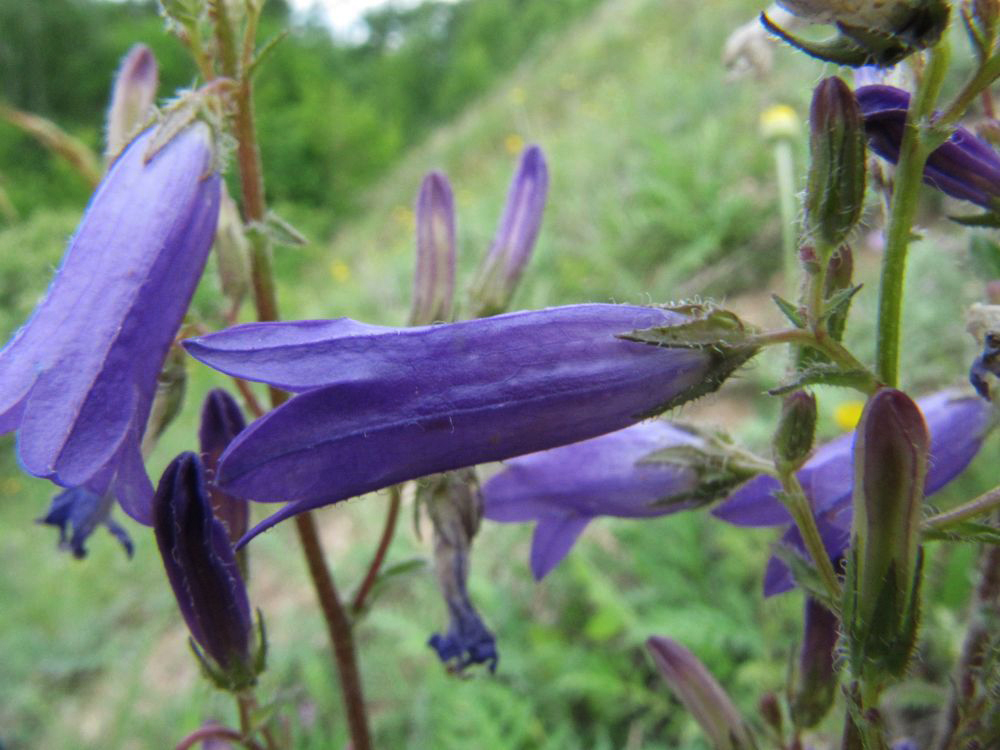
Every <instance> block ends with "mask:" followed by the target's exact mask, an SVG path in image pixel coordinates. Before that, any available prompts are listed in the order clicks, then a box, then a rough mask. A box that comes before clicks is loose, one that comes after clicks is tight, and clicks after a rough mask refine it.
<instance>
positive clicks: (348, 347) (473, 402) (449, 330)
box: [185, 305, 755, 533]
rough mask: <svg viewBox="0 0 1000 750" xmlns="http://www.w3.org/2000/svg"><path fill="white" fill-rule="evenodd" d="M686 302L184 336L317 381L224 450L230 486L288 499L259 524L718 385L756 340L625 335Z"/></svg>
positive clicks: (230, 364) (672, 320)
mask: <svg viewBox="0 0 1000 750" xmlns="http://www.w3.org/2000/svg"><path fill="white" fill-rule="evenodd" d="M687 320H688V318H687V317H686V316H685V315H682V314H680V313H677V312H673V311H669V310H663V309H658V308H644V307H633V306H627V305H572V306H568V307H556V308H549V309H546V310H535V311H527V312H518V313H511V314H507V315H500V316H497V317H493V318H483V319H479V320H471V321H463V322H460V323H450V324H445V325H439V326H425V327H416V328H388V327H382V326H372V325H365V324H363V323H358V322H355V321H352V320H347V319H340V320H332V321H301V322H294V323H271V324H266V323H257V324H249V325H243V326H237V327H235V328H231V329H228V330H226V331H222V332H220V333H216V334H211V335H208V336H204V337H201V338H197V339H191V340H188V341H187V342H185V346H186V347H187V349H188V351H189V352H190V353H191V354H192V355H193V356H194V357H195V358H197V359H200V360H201V361H203V362H205V363H206V364H208V365H210V366H212V367H214V368H216V369H218V370H221V371H223V372H226V373H229V374H232V375H236V376H238V377H244V378H248V379H250V380H260V381H263V382H266V383H270V384H271V385H274V386H276V387H279V388H284V389H286V390H292V391H305V392H304V393H301V394H300V395H298V396H296V397H295V398H293V399H291V400H290V401H289V402H287V403H286V404H283V405H282V406H281V407H279V408H278V409H276V410H274V411H273V412H271V413H270V414H268V415H266V416H265V417H264V418H262V419H260V420H258V421H257V422H255V423H254V424H252V425H251V426H250V427H249V428H248V429H247V430H245V431H244V432H243V433H241V434H240V436H239V437H237V438H236V440H235V441H234V442H233V443H232V445H230V447H229V449H228V450H227V451H226V453H225V454H224V455H223V457H222V462H221V465H220V467H219V474H218V481H219V483H220V484H221V485H222V487H223V489H225V490H227V491H228V492H232V493H234V494H236V495H238V496H241V497H246V498H248V499H251V500H259V501H265V502H267V501H270V502H276V501H290V502H291V504H290V505H288V506H286V507H285V508H284V509H283V510H281V511H279V512H278V513H277V514H275V515H274V516H272V517H271V518H270V519H268V520H267V521H265V522H264V523H263V524H261V525H259V526H257V527H256V529H255V530H254V532H252V533H256V532H259V531H261V530H263V529H265V528H267V527H269V526H271V525H273V524H274V523H277V522H278V521H280V520H282V519H284V518H288V517H290V516H292V515H294V514H296V513H300V512H302V511H305V510H309V509H311V508H316V507H319V506H321V505H327V504H329V503H333V502H337V501H339V500H344V499H346V498H349V497H354V496H356V495H360V494H363V493H366V492H371V491H374V490H376V489H380V488H382V487H387V486H389V485H392V484H395V483H398V482H402V481H405V480H408V479H413V478H416V477H420V476H424V475H427V474H433V473H436V472H441V471H448V470H451V469H456V468H460V467H464V466H472V465H474V464H478V463H482V462H485V461H496V460H501V459H506V458H511V457H513V456H517V455H521V454H524V453H532V452H534V451H538V450H544V449H547V448H552V447H556V446H559V445H565V444H567V443H572V442H576V441H579V440H584V439H587V438H590V437H594V436H596V435H600V434H603V433H606V432H611V431H614V430H617V429H621V428H623V427H626V426H628V425H629V424H632V423H634V422H637V421H640V420H642V419H644V418H646V417H649V416H652V415H654V414H657V413H659V412H661V411H664V410H665V409H668V408H670V407H672V406H675V405H677V404H680V403H683V402H685V401H687V400H689V399H691V398H693V397H695V396H698V395H702V394H704V393H707V392H710V391H712V390H715V388H717V387H718V386H719V385H720V384H721V382H722V381H723V380H724V379H725V378H726V377H727V376H728V375H729V374H730V373H732V372H733V370H735V368H736V367H738V366H739V365H740V364H742V363H743V362H745V361H746V359H748V358H749V357H750V356H752V354H753V353H754V351H755V349H754V348H753V346H749V345H748V346H735V347H730V346H719V347H711V348H710V347H704V348H692V349H672V348H666V347H660V346H650V345H647V344H641V343H637V342H634V341H626V340H623V339H622V338H621V336H622V335H624V334H627V333H629V332H632V331H634V330H636V329H648V328H652V327H654V326H674V325H678V324H681V323H684V322H686V321H687Z"/></svg>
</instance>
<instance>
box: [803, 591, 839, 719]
mask: <svg viewBox="0 0 1000 750" xmlns="http://www.w3.org/2000/svg"><path fill="white" fill-rule="evenodd" d="M803 621H804V625H803V628H804V633H803V636H802V651H801V652H800V654H799V674H798V681H797V682H796V685H795V693H794V696H793V698H792V719H793V720H794V722H795V726H796V727H797V728H799V729H809V728H810V727H814V726H816V725H817V724H819V722H820V721H822V719H823V717H824V716H826V714H827V712H828V711H829V710H830V707H831V706H832V705H833V699H834V697H835V696H836V693H837V672H836V670H835V669H834V649H835V648H836V647H837V635H838V633H837V625H838V621H837V616H836V615H835V614H834V613H833V612H831V611H830V610H829V609H827V608H826V607H825V606H823V605H822V604H820V603H819V602H818V601H816V600H815V599H813V598H812V597H806V605H805V616H804V618H803Z"/></svg>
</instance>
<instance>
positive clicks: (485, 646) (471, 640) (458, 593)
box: [418, 469, 498, 672]
mask: <svg viewBox="0 0 1000 750" xmlns="http://www.w3.org/2000/svg"><path fill="white" fill-rule="evenodd" d="M418 498H419V499H420V500H421V501H422V502H423V503H424V504H425V506H426V507H427V512H428V515H430V517H431V522H432V523H433V525H434V570H435V573H437V579H438V585H439V586H440V587H441V593H442V594H444V600H445V604H446V605H447V606H448V614H449V618H450V621H451V622H450V624H449V627H448V631H447V632H446V633H444V634H443V635H442V634H440V633H435V634H434V635H433V636H431V638H430V640H429V641H428V645H429V646H430V647H431V648H433V649H434V650H435V651H436V652H437V654H438V658H440V659H441V661H442V662H444V663H445V664H448V665H450V667H451V668H452V669H453V670H455V671H456V672H461V671H462V670H463V669H465V668H466V667H468V666H470V665H472V664H486V665H487V666H488V667H489V669H490V671H491V672H493V671H495V670H496V666H497V660H498V657H497V649H496V639H495V638H494V637H493V633H491V632H490V631H489V629H488V628H487V627H486V625H485V624H484V623H483V620H482V618H481V617H480V616H479V613H478V612H477V611H476V608H475V607H474V606H473V604H472V600H471V599H470V598H469V591H468V586H467V582H468V579H469V553H470V551H471V548H472V538H473V537H474V536H475V535H476V532H477V531H479V524H480V521H481V520H482V515H483V499H482V496H481V495H480V494H479V488H478V486H477V484H476V477H475V473H474V472H473V471H472V470H471V469H463V470H460V471H456V472H449V473H447V474H439V475H438V476H435V477H432V478H431V479H430V480H429V481H428V482H427V483H425V484H423V485H422V486H421V487H420V488H419V489H418Z"/></svg>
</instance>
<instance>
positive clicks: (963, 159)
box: [854, 86, 1000, 210]
mask: <svg viewBox="0 0 1000 750" xmlns="http://www.w3.org/2000/svg"><path fill="white" fill-rule="evenodd" d="M854 93H855V96H856V97H857V99H858V104H859V106H860V107H861V114H862V115H863V116H864V120H865V132H866V133H867V135H868V145H869V146H870V147H871V149H872V151H874V152H875V153H876V154H878V155H879V156H881V157H882V158H883V159H886V160H887V161H890V162H892V163H893V164H895V163H896V162H897V161H898V160H899V147H900V143H902V141H903V128H904V126H905V124H906V115H907V109H908V107H909V106H910V95H909V94H908V93H907V92H906V91H903V90H902V89H897V88H894V87H892V86H862V87H861V88H859V89H858V90H857V91H855V92H854ZM924 182H926V183H927V184H928V185H930V186H931V187H934V188H937V189H938V190H940V191H941V192H943V193H947V194H948V195H950V196H952V197H953V198H958V199H959V200H965V201H970V202H972V203H975V204H976V205H979V206H982V207H983V208H987V209H991V210H992V209H996V208H997V207H998V206H1000V156H998V155H997V153H996V151H994V150H993V147H992V146H990V144H989V143H987V142H986V141H984V140H982V139H981V138H977V137H976V136H974V135H973V134H972V133H971V132H969V131H968V130H966V129H965V128H958V129H957V130H956V131H955V132H954V133H953V134H952V136H951V137H950V138H949V139H948V140H947V141H945V143H944V144H942V145H941V146H938V148H937V149H935V150H934V152H933V153H931V155H930V157H929V158H928V159H927V164H926V165H925V166H924Z"/></svg>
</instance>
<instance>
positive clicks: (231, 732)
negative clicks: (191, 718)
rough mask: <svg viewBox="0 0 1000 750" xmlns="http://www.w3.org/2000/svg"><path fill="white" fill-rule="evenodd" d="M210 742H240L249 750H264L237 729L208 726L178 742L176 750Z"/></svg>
mask: <svg viewBox="0 0 1000 750" xmlns="http://www.w3.org/2000/svg"><path fill="white" fill-rule="evenodd" d="M208 740H224V741H226V742H238V743H239V744H241V745H243V747H245V748H247V749H248V750H264V748H262V747H261V746H260V745H259V744H258V743H256V742H254V741H253V740H251V739H249V738H247V737H244V736H243V734H241V733H240V732H237V731H236V730H235V729H229V728H228V727H220V726H207V727H201V728H199V729H196V730H194V731H193V732H191V734H189V735H188V736H187V737H185V738H184V739H183V740H181V741H180V742H178V743H177V746H176V747H175V748H174V750H191V748H193V747H194V746H195V745H197V744H199V743H202V742H206V741H208Z"/></svg>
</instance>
